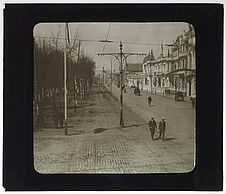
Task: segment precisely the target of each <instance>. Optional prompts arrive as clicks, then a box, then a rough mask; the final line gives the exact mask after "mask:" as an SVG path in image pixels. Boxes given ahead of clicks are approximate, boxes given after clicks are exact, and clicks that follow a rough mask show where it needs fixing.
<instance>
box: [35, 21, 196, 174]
mask: <svg viewBox="0 0 226 194" xmlns="http://www.w3.org/2000/svg"><path fill="white" fill-rule="evenodd" d="M33 40H34V42H33V54H34V56H33V58H34V63H33V65H34V71H33V77H34V80H33V165H34V169H35V170H36V171H37V172H38V173H41V174H59V173H60V174H65V173H71V174H152V173H188V172H191V171H192V170H193V169H194V168H195V164H196V162H195V158H196V119H195V118H196V49H195V47H196V34H195V28H194V26H193V25H192V24H190V23H186V22H65V23H63V22H62V23H60V22H59V23H38V24H36V25H35V27H34V29H33Z"/></svg>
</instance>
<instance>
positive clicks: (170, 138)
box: [154, 137, 176, 141]
mask: <svg viewBox="0 0 226 194" xmlns="http://www.w3.org/2000/svg"><path fill="white" fill-rule="evenodd" d="M159 139H160V138H159V137H157V138H154V140H159ZM173 139H176V138H175V137H169V138H165V139H164V141H169V140H173Z"/></svg>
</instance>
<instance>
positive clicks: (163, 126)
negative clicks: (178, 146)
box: [159, 117, 166, 141]
mask: <svg viewBox="0 0 226 194" xmlns="http://www.w3.org/2000/svg"><path fill="white" fill-rule="evenodd" d="M159 132H160V134H159V139H160V138H161V136H162V139H163V141H164V140H165V132H166V122H165V118H164V117H162V120H161V121H160V122H159Z"/></svg>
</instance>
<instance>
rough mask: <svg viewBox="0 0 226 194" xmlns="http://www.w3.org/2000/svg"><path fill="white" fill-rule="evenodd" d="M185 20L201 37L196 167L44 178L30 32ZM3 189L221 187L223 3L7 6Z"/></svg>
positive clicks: (197, 41) (198, 61) (197, 48)
mask: <svg viewBox="0 0 226 194" xmlns="http://www.w3.org/2000/svg"><path fill="white" fill-rule="evenodd" d="M65 21H69V22H72V21H74V22H85V21H87V22H109V21H112V22H123V21H124V22H174V21H175V22H188V23H190V24H192V25H193V26H194V28H195V32H196V63H197V116H196V119H197V123H196V127H197V130H196V136H197V137H196V142H197V145H196V167H195V169H194V170H193V171H192V172H190V173H182V174H139V175H135V174H132V175H128V174H123V175H116V174H114V175H99V174H97V175H83V174H78V175H75V174H59V175H42V174H39V173H37V172H36V171H35V170H34V168H33V158H32V156H33V130H32V119H33V118H32V117H33V116H32V113H33V112H32V97H33V65H32V64H33V27H34V26H35V24H37V23H39V22H65ZM3 110H4V131H3V136H4V137H3V138H4V139H3V186H4V187H5V189H6V190H8V191H12V190H140V191H142V190H143V191H145V190H162V191H164V190H184V191H186V190H196V191H197V190H209V191H217V190H218V191H220V190H222V189H223V152H222V150H223V5H221V4H6V6H5V10H4V105H3Z"/></svg>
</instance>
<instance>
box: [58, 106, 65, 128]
mask: <svg viewBox="0 0 226 194" xmlns="http://www.w3.org/2000/svg"><path fill="white" fill-rule="evenodd" d="M58 120H59V123H60V127H61V128H63V127H64V112H63V110H62V109H60V111H59V112H58Z"/></svg>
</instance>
